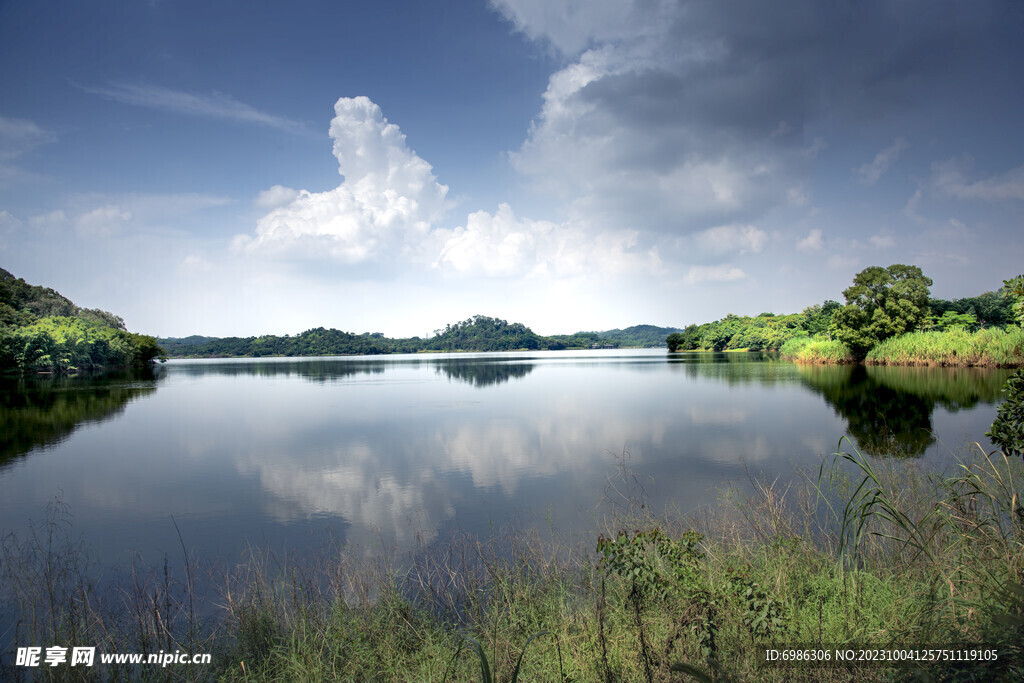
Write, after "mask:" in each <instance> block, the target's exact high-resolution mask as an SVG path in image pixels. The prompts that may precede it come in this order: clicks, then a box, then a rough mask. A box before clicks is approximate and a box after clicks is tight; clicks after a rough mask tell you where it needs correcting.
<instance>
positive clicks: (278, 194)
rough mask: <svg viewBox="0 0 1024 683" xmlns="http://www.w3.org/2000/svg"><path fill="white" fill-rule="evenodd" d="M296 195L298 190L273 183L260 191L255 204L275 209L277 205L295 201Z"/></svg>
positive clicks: (262, 207)
mask: <svg viewBox="0 0 1024 683" xmlns="http://www.w3.org/2000/svg"><path fill="white" fill-rule="evenodd" d="M298 196H299V191H298V190H293V189H292V188H290V187H284V186H283V185H274V186H273V187H271V188H269V189H266V190H263V191H262V192H260V194H259V196H258V197H256V206H257V207H259V208H261V209H266V210H268V211H269V210H270V209H276V208H278V207H279V206H284V205H285V204H289V203H291V202H293V201H295V199H296V198H297V197H298Z"/></svg>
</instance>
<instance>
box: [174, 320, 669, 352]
mask: <svg viewBox="0 0 1024 683" xmlns="http://www.w3.org/2000/svg"><path fill="white" fill-rule="evenodd" d="M678 331H680V330H678V329H677V328H674V327H656V326H654V325H635V326H633V327H628V328H626V329H624V330H617V329H616V330H608V331H606V332H578V333H576V334H574V335H556V336H552V337H544V336H541V335H539V334H537V333H536V332H534V331H533V330H531V329H530V328H529V327H526V326H525V325H523V324H522V323H510V322H508V321H506V320H501V319H499V318H490V317H488V316H485V315H476V316H473V317H472V318H468V319H466V320H463V321H461V322H458V323H454V324H449V325H447V326H445V327H444V329H442V330H439V331H438V334H436V335H435V336H433V337H430V338H429V339H421V338H419V337H410V338H406V339H392V338H389V337H385V336H384V335H383V334H380V333H372V334H371V333H363V334H353V333H350V332H342V331H340V330H335V329H324V328H322V327H318V328H315V329H312V330H306V331H305V332H302V333H301V334H297V335H295V336H290V335H285V336H283V337H278V336H275V335H265V336H261V337H220V338H218V337H202V336H198V335H193V336H191V337H182V338H174V337H169V338H161V339H159V340H158V342H159V343H160V346H161V347H162V348H163V349H164V351H165V352H166V353H167V355H168V356H171V357H190V358H223V357H261V356H349V355H365V354H388V353H417V352H420V351H517V350H520V349H525V350H530V351H534V350H559V349H589V348H592V347H593V346H594V345H595V344H597V345H598V346H612V347H627V346H631V347H659V346H665V338H666V337H667V336H668V335H670V334H672V333H673V332H678Z"/></svg>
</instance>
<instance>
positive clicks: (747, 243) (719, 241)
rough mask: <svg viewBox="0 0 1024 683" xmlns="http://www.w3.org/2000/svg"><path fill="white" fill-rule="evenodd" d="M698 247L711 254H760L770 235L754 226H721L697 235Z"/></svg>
mask: <svg viewBox="0 0 1024 683" xmlns="http://www.w3.org/2000/svg"><path fill="white" fill-rule="evenodd" d="M695 239H696V240H697V245H698V246H699V247H700V249H701V250H702V251H704V252H707V253H710V254H716V255H720V254H729V253H738V254H747V253H754V254H757V253H760V251H761V250H762V249H763V248H764V245H765V242H767V241H768V233H766V232H765V231H764V230H761V229H759V228H756V227H754V226H753V225H720V226H718V227H715V228H710V229H708V230H704V231H703V232H699V233H697V234H696V235H695Z"/></svg>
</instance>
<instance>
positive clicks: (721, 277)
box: [684, 264, 747, 285]
mask: <svg viewBox="0 0 1024 683" xmlns="http://www.w3.org/2000/svg"><path fill="white" fill-rule="evenodd" d="M746 277H747V274H746V273H744V272H743V271H742V270H740V269H739V268H737V267H735V266H730V265H728V264H723V265H719V266H691V267H690V270H689V271H688V272H687V273H686V277H685V278H684V280H685V281H686V283H687V284H691V285H693V284H698V283H701V282H734V281H736V280H742V279H744V278H746Z"/></svg>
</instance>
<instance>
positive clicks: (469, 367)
mask: <svg viewBox="0 0 1024 683" xmlns="http://www.w3.org/2000/svg"><path fill="white" fill-rule="evenodd" d="M532 370H533V364H532V363H486V362H481V361H479V360H449V361H439V362H438V363H437V372H438V373H442V372H443V373H444V374H445V375H447V376H448V378H449V379H455V380H459V381H461V382H468V383H470V384H472V385H473V386H475V387H486V386H491V385H493V384H501V383H503V382H507V381H509V380H510V379H520V378H522V377H525V376H526V375H528V374H529V373H530V372H531V371H532Z"/></svg>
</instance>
